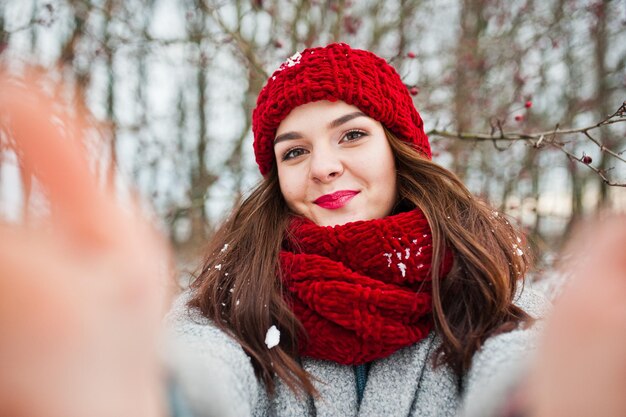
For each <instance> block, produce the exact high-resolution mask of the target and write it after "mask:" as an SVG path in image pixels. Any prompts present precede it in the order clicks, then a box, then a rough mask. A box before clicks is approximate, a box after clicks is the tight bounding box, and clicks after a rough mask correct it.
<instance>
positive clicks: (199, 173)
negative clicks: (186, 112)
mask: <svg viewBox="0 0 626 417" xmlns="http://www.w3.org/2000/svg"><path fill="white" fill-rule="evenodd" d="M196 10H197V13H198V16H196V18H195V19H194V21H193V22H192V23H191V30H190V38H191V42H192V44H193V45H194V51H195V54H196V60H197V63H198V64H197V67H196V69H195V81H196V86H195V91H196V92H197V102H196V111H195V113H196V115H197V117H198V138H197V143H196V149H195V152H194V156H195V157H196V164H195V165H194V166H193V167H192V170H191V185H190V188H189V192H188V195H189V201H190V206H189V211H188V217H189V220H190V224H191V233H190V236H189V240H188V242H186V246H187V249H188V250H191V251H193V250H195V248H198V247H200V246H201V244H202V243H203V242H204V241H205V240H206V237H207V215H206V208H205V204H206V193H207V190H208V188H209V187H210V186H211V184H212V183H213V182H215V180H216V178H215V177H213V176H212V175H211V174H210V173H209V171H208V167H207V162H206V153H207V146H208V141H209V137H208V119H207V112H208V105H209V103H208V97H207V93H208V91H207V89H208V79H207V77H208V68H209V66H210V62H209V58H208V56H207V54H206V52H205V50H204V45H203V35H204V33H205V30H206V19H207V15H206V13H205V10H204V9H203V8H202V7H197V8H196Z"/></svg>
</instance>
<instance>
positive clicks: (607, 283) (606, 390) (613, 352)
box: [526, 215, 626, 417]
mask: <svg viewBox="0 0 626 417" xmlns="http://www.w3.org/2000/svg"><path fill="white" fill-rule="evenodd" d="M573 242H574V243H573V245H572V249H571V253H572V256H571V257H568V261H567V264H566V265H565V268H566V269H567V270H568V273H569V274H571V275H572V279H571V281H570V282H568V284H567V287H566V288H565V290H564V292H563V293H562V295H561V296H560V297H559V299H558V300H557V302H556V305H555V308H554V311H553V314H552V316H551V317H550V318H549V320H548V323H547V327H546V329H545V330H546V331H545V333H544V336H543V344H542V346H541V348H540V350H539V353H538V358H537V361H536V363H535V366H534V368H533V370H532V374H531V377H530V379H529V381H528V384H527V385H526V389H527V391H526V393H527V395H528V397H527V400H528V405H529V411H530V415H532V416H535V417H560V416H563V417H565V416H567V417H577V416H580V417H588V416H602V417H623V416H626V216H624V215H622V216H614V217H611V218H608V219H605V220H604V221H602V222H598V223H590V224H589V225H587V226H586V228H585V230H583V231H582V233H580V234H579V236H578V238H577V239H575V240H574V241H573Z"/></svg>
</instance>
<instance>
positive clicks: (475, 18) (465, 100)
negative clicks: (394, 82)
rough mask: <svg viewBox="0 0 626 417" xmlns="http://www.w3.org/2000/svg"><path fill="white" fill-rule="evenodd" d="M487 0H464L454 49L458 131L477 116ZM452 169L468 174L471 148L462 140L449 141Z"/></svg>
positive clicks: (464, 129) (459, 174) (468, 127)
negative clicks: (484, 7)
mask: <svg viewBox="0 0 626 417" xmlns="http://www.w3.org/2000/svg"><path fill="white" fill-rule="evenodd" d="M483 5H484V0H461V12H460V31H459V36H458V40H457V45H456V53H455V59H456V61H455V66H456V68H455V83H454V103H453V107H454V117H455V119H456V120H455V121H456V129H457V131H458V132H464V131H468V130H470V129H471V128H472V127H473V126H474V122H475V120H476V117H477V103H478V100H477V98H478V94H480V91H479V90H480V85H481V79H482V76H483V74H482V73H481V71H480V68H481V66H482V65H483V63H484V57H483V55H482V52H481V49H480V37H481V34H482V32H483V30H484V28H485V25H486V21H485V19H484V17H483ZM449 151H450V153H451V154H452V156H453V163H452V170H453V171H454V172H455V173H456V174H457V175H458V176H459V177H461V179H462V180H463V181H465V180H466V178H467V169H468V168H469V166H468V164H467V161H468V159H469V151H468V150H467V146H465V145H464V144H463V143H461V142H460V141H455V142H453V143H452V144H451V145H450V148H449Z"/></svg>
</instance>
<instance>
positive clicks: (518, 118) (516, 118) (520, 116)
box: [515, 114, 524, 122]
mask: <svg viewBox="0 0 626 417" xmlns="http://www.w3.org/2000/svg"><path fill="white" fill-rule="evenodd" d="M522 120H524V116H523V115H521V114H518V115H517V116H515V121H516V122H521V121H522Z"/></svg>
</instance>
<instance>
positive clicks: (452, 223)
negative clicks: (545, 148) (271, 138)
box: [189, 130, 531, 395]
mask: <svg viewBox="0 0 626 417" xmlns="http://www.w3.org/2000/svg"><path fill="white" fill-rule="evenodd" d="M385 133H386V134H387V138H388V140H389V143H390V146H391V148H392V150H393V153H394V157H395V163H396V169H397V172H398V195H399V203H398V205H397V208H398V211H401V210H410V209H412V208H414V207H419V208H420V209H421V210H422V211H423V212H424V214H425V215H426V217H427V219H428V222H429V224H430V227H431V229H432V234H433V247H434V250H433V261H432V265H433V268H432V271H431V273H432V277H433V318H434V322H435V329H436V331H437V333H438V334H439V335H440V337H441V339H442V344H441V346H440V348H439V350H438V351H437V354H436V355H435V360H436V365H441V364H446V365H448V366H450V367H451V368H452V369H453V370H454V372H455V373H456V374H457V375H459V376H461V375H462V374H463V373H464V372H465V371H467V369H468V368H469V366H470V365H471V360H472V356H473V354H474V353H475V352H476V351H477V350H478V349H479V348H480V347H481V345H482V343H483V342H484V341H485V340H486V339H487V338H488V337H489V336H491V335H493V334H495V333H497V332H502V331H508V330H512V329H514V328H515V327H517V326H518V325H519V324H520V323H522V322H530V321H531V318H530V316H528V315H527V314H526V313H525V312H524V311H523V310H522V309H521V308H519V307H517V306H515V305H514V304H513V299H514V296H515V294H516V291H517V285H518V281H519V278H521V277H523V276H524V274H525V273H526V271H527V269H528V266H529V257H528V255H527V254H526V253H522V252H521V247H522V244H521V242H520V241H518V239H521V235H520V234H519V233H518V232H517V230H515V228H514V227H513V226H512V225H511V224H510V223H509V222H508V221H507V220H506V219H505V218H504V217H502V216H501V215H499V214H498V213H496V212H494V211H493V209H491V208H490V207H488V206H487V205H486V204H484V203H482V202H481V201H479V200H477V199H476V198H475V197H473V196H472V195H471V194H470V193H469V191H468V190H467V188H466V187H465V186H464V185H463V184H462V183H461V182H460V180H459V179H458V178H457V177H456V176H455V175H454V174H453V173H451V172H450V171H448V170H446V169H445V168H443V167H441V166H439V165H437V164H435V163H434V162H431V161H429V160H427V159H424V158H423V157H422V156H420V155H419V154H418V153H417V152H416V151H415V149H413V148H412V147H411V146H410V145H408V144H406V143H405V142H403V141H401V140H399V139H398V138H396V137H395V136H394V135H393V134H391V133H390V132H389V131H387V130H385ZM289 215H290V211H289V209H288V208H287V206H286V204H285V201H284V199H283V197H282V194H281V192H280V187H279V184H278V174H277V172H276V168H275V167H274V168H273V169H272V171H271V172H270V173H269V174H268V175H267V176H266V177H265V178H264V179H263V180H262V181H261V182H260V183H259V185H258V186H257V187H256V188H255V189H254V190H253V192H252V194H251V195H250V196H249V197H248V198H246V199H245V200H244V201H243V202H242V203H241V204H240V205H239V207H237V208H235V210H234V212H233V214H232V215H231V217H230V218H229V219H228V220H227V221H226V222H225V223H224V225H223V226H222V227H221V228H220V229H219V230H218V232H217V233H216V234H215V236H214V237H213V239H212V241H211V243H210V247H209V250H208V253H209V255H208V256H207V258H206V260H205V261H204V264H203V267H202V269H201V272H200V274H199V275H198V277H197V278H196V279H195V280H194V282H193V283H192V285H191V286H192V288H193V290H194V295H193V298H192V299H191V300H190V302H189V305H190V307H193V308H197V309H199V310H200V312H201V313H202V315H204V316H206V317H208V318H209V319H211V320H212V322H213V323H215V325H216V326H218V327H219V328H221V329H222V330H224V331H225V332H227V333H229V334H230V335H231V336H232V337H234V338H235V339H236V340H237V342H238V343H239V344H240V345H241V346H242V348H243V349H244V350H245V352H246V353H247V354H248V355H249V356H250V358H251V360H252V364H253V367H254V370H255V373H256V375H257V378H259V379H260V380H262V381H263V382H264V384H265V387H266V389H267V390H268V392H269V393H270V394H271V393H273V392H274V389H275V383H274V379H273V377H274V376H275V375H276V376H278V377H279V378H280V379H282V380H283V381H284V382H285V383H286V384H287V385H288V386H289V388H290V389H291V390H292V391H294V392H295V393H308V394H312V395H316V391H315V389H314V387H313V384H312V382H311V377H310V376H309V375H308V374H307V373H306V371H304V369H302V367H301V365H300V363H299V361H298V340H297V336H298V335H299V334H303V333H304V331H303V328H302V325H301V323H300V322H299V321H298V319H297V318H296V317H295V316H294V314H293V313H292V312H291V310H290V308H289V305H288V304H287V303H286V302H285V300H284V298H283V296H282V285H281V279H280V278H279V276H280V271H279V269H278V255H279V252H280V249H281V246H282V243H283V240H284V238H285V233H286V227H287V223H288V220H289ZM444 248H450V249H451V250H452V251H453V253H454V266H453V269H452V271H451V272H450V273H449V274H448V275H447V276H446V277H445V278H443V279H439V278H438V277H439V265H441V261H442V256H443V252H444ZM272 325H276V326H277V327H278V328H279V329H280V332H281V337H280V344H279V345H278V346H276V347H274V348H272V349H268V348H267V346H266V345H265V342H264V340H265V334H266V331H267V329H269V328H270V326H272Z"/></svg>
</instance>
